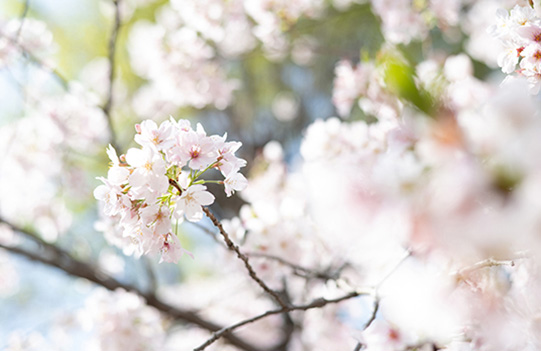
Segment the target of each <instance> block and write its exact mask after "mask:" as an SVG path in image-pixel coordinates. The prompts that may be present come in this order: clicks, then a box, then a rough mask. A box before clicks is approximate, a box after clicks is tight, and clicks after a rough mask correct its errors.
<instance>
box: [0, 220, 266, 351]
mask: <svg viewBox="0 0 541 351" xmlns="http://www.w3.org/2000/svg"><path fill="white" fill-rule="evenodd" d="M0 222H1V223H5V224H6V225H8V226H9V227H11V229H12V230H13V231H16V232H19V233H21V234H23V235H25V236H27V237H29V238H30V239H32V240H33V241H35V242H36V243H38V244H39V245H40V246H41V247H43V248H46V249H48V252H49V255H40V254H37V253H35V252H32V251H29V250H26V249H22V248H20V247H14V246H8V245H5V244H2V243H0V248H3V249H5V250H7V251H10V252H12V253H14V254H17V255H20V256H23V257H26V258H28V259H30V260H33V261H37V262H40V263H43V264H45V265H48V266H51V267H55V268H58V269H61V270H63V271H64V272H66V273H68V274H70V275H72V276H75V277H79V278H85V279H87V280H89V281H91V282H93V283H95V284H97V285H101V286H103V287H104V288H106V289H108V290H111V291H114V290H116V289H118V288H121V289H124V290H126V291H131V292H134V293H136V294H138V295H140V296H141V297H143V298H144V299H145V300H146V302H147V304H148V305H149V306H152V307H154V308H156V309H157V310H159V311H161V312H163V313H164V314H166V315H168V316H170V317H172V318H173V319H175V320H181V321H184V322H187V323H191V324H194V325H196V326H198V327H200V328H203V329H206V330H209V331H211V332H216V331H219V330H222V329H223V327H222V326H220V325H218V324H216V323H214V322H211V321H208V320H205V319H203V318H201V317H200V316H199V315H198V314H197V313H196V312H195V311H191V310H185V309H181V308H177V307H174V306H171V305H169V304H167V303H165V302H163V301H161V300H160V299H159V298H158V297H156V295H154V294H153V293H152V292H149V293H144V292H143V291H141V290H139V289H137V288H136V287H134V286H132V285H128V284H124V283H121V282H119V281H118V280H116V279H114V278H113V277H111V276H109V275H107V274H106V273H104V272H102V271H101V270H99V269H98V268H97V267H95V266H93V265H90V264H89V263H86V262H83V261H80V260H78V259H76V258H74V257H72V256H71V255H70V254H69V253H68V252H67V251H64V250H63V249H61V248H59V247H57V246H55V245H52V244H49V243H47V242H45V241H43V240H42V239H41V238H39V237H38V236H37V234H34V233H32V232H30V231H28V230H24V229H21V228H19V227H17V226H15V225H12V224H11V223H9V222H8V221H6V220H4V219H2V218H0ZM224 339H225V340H226V341H227V342H228V343H230V344H231V345H234V346H236V347H238V348H240V349H242V350H245V351H261V350H262V348H261V347H258V346H256V345H253V344H251V343H249V342H247V341H245V340H243V339H241V338H239V337H236V336H234V335H231V334H226V335H224Z"/></svg>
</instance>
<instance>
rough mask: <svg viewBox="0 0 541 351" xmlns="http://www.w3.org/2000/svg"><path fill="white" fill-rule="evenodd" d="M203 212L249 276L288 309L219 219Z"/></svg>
mask: <svg viewBox="0 0 541 351" xmlns="http://www.w3.org/2000/svg"><path fill="white" fill-rule="evenodd" d="M203 212H205V214H206V215H207V217H208V218H210V220H211V221H212V223H213V224H214V226H216V228H218V230H219V231H220V234H222V236H223V237H224V240H225V243H226V244H227V247H228V248H229V249H230V250H232V251H235V253H236V254H237V257H238V258H239V259H241V260H242V262H244V266H245V267H246V269H247V270H248V274H249V275H250V277H251V278H252V279H253V280H254V281H255V282H256V283H257V284H258V285H259V286H260V287H261V288H262V289H263V290H264V291H265V292H266V293H267V294H269V295H270V296H272V297H273V298H274V300H275V301H276V302H278V304H279V305H280V306H282V308H288V304H286V303H285V302H284V301H283V300H282V298H281V297H280V296H279V295H278V293H277V292H276V291H274V290H272V289H271V288H269V287H268V286H267V284H265V282H263V280H261V278H259V277H258V275H257V274H256V272H255V271H254V268H253V267H252V265H251V264H250V262H249V260H248V257H247V256H246V255H244V254H243V253H242V252H241V251H240V249H239V247H238V246H237V245H235V243H233V241H231V239H230V238H229V235H228V234H227V233H226V231H225V230H224V228H223V227H222V224H221V223H220V222H219V221H218V219H216V217H215V216H214V215H213V214H212V213H211V212H210V210H209V209H208V208H206V207H203Z"/></svg>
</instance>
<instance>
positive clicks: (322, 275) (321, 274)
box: [246, 252, 341, 281]
mask: <svg viewBox="0 0 541 351" xmlns="http://www.w3.org/2000/svg"><path fill="white" fill-rule="evenodd" d="M246 255H247V256H248V257H261V258H266V259H269V260H273V261H276V262H279V263H281V264H283V265H284V266H287V267H289V268H291V269H293V273H295V274H296V275H298V276H301V277H304V278H318V279H322V280H325V281H327V280H337V279H339V277H338V276H337V275H338V274H339V273H340V271H341V269H340V268H339V269H337V270H336V272H334V273H328V272H330V271H331V269H330V268H329V269H327V270H325V271H315V270H313V269H309V268H306V267H302V266H299V265H297V264H295V263H292V262H289V261H288V260H286V259H283V258H281V257H278V256H274V255H270V254H267V253H263V252H249V253H247V254H246Z"/></svg>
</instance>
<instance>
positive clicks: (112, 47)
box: [102, 0, 120, 150]
mask: <svg viewBox="0 0 541 351" xmlns="http://www.w3.org/2000/svg"><path fill="white" fill-rule="evenodd" d="M112 2H113V5H114V7H115V11H114V13H115V14H114V23H113V30H112V32H111V37H110V38H109V46H108V52H109V54H108V60H109V79H108V85H107V95H106V96H107V99H106V100H105V104H104V105H103V107H102V110H103V113H104V114H105V118H106V119H107V125H108V126H109V133H110V134H111V140H110V142H111V145H113V147H114V148H115V149H116V150H118V147H117V145H116V133H115V129H114V127H113V119H112V117H111V110H112V108H113V94H114V89H113V88H114V87H113V85H114V81H115V73H116V70H115V55H116V43H117V39H118V33H119V31H120V4H119V2H120V0H112Z"/></svg>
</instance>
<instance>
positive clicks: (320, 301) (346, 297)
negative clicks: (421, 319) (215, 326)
mask: <svg viewBox="0 0 541 351" xmlns="http://www.w3.org/2000/svg"><path fill="white" fill-rule="evenodd" d="M368 294H370V292H368V291H353V292H350V293H348V294H346V295H343V296H341V297H338V298H335V299H324V298H319V299H315V300H313V301H312V302H310V303H307V304H305V305H291V306H286V307H282V308H280V309H276V310H271V311H267V312H265V313H262V314H260V315H257V316H255V317H252V318H249V319H245V320H243V321H240V322H238V323H235V324H233V325H231V326H229V327H227V328H223V329H221V330H219V331H217V332H215V333H214V334H212V337H211V338H210V339H208V340H207V341H206V342H205V343H204V344H202V345H201V346H199V347H197V348H195V349H194V350H193V351H203V350H204V349H205V348H206V347H207V346H210V345H211V344H213V343H214V342H215V341H216V340H218V339H219V338H220V337H222V336H224V335H229V333H231V332H232V331H234V330H235V329H237V328H239V327H242V326H243V325H246V324H251V323H254V322H256V321H258V320H260V319H263V318H266V317H269V316H272V315H275V314H280V313H286V312H292V311H307V310H311V309H314V308H322V307H324V306H326V305H329V304H335V303H339V302H342V301H345V300H349V299H351V298H354V297H357V296H361V295H368Z"/></svg>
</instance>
